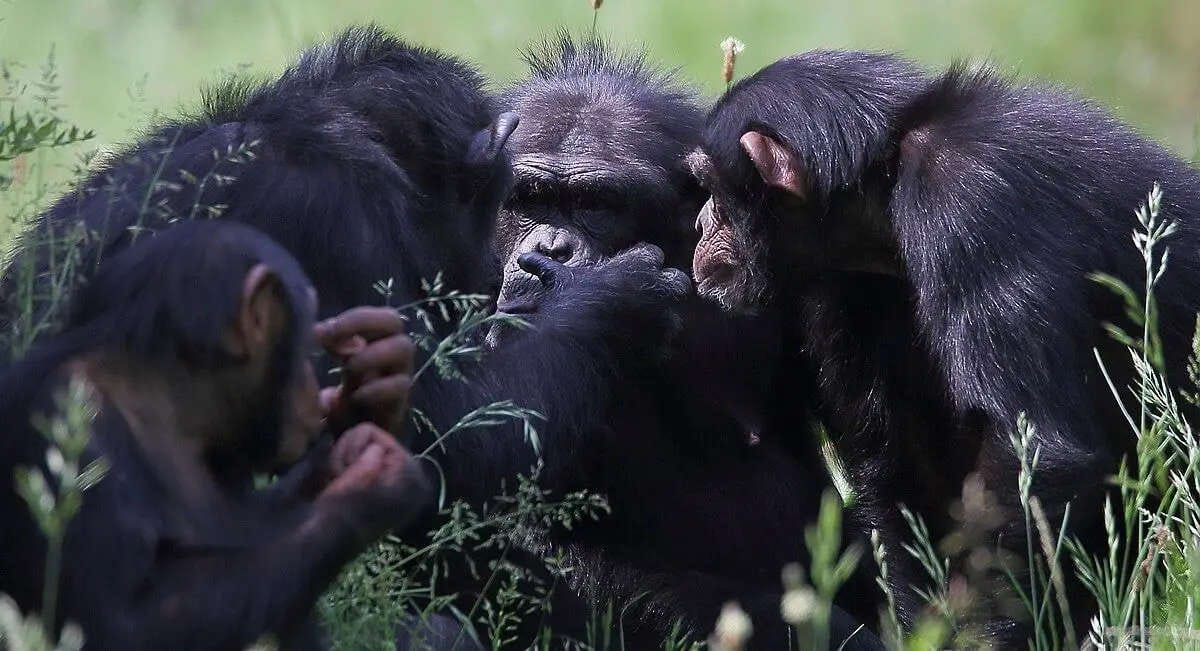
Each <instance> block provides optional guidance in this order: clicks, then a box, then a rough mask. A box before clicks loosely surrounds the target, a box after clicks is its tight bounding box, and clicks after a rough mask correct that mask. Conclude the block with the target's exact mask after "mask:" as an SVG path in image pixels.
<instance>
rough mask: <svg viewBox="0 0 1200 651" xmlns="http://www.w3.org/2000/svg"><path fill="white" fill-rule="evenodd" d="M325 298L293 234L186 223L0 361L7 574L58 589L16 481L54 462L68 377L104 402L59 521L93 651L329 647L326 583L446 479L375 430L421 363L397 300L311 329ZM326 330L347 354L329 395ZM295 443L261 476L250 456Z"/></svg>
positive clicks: (98, 275) (25, 588)
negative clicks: (86, 478) (284, 240)
mask: <svg viewBox="0 0 1200 651" xmlns="http://www.w3.org/2000/svg"><path fill="white" fill-rule="evenodd" d="M314 299H315V295H314V293H313V289H312V286H311V284H310V283H309V281H308V279H307V277H306V276H305V275H304V273H303V271H301V269H300V267H299V265H298V264H297V263H296V261H295V260H294V259H293V258H292V257H291V256H290V255H289V254H288V253H287V252H286V251H284V250H283V249H282V248H280V247H279V246H278V245H277V244H275V243H274V242H272V241H271V240H270V239H268V238H267V237H266V236H264V235H262V234H261V233H259V232H257V231H255V230H254V229H252V228H250V227H248V226H244V225H241V224H236V223H226V222H208V221H196V222H185V223H181V224H179V225H176V226H173V227H170V228H167V229H165V230H162V231H160V232H159V233H157V234H156V235H153V236H149V235H148V236H147V239H146V240H145V241H143V242H140V243H139V244H138V245H137V246H135V247H133V248H131V249H129V250H127V251H124V252H122V253H120V254H118V255H115V256H113V257H112V258H109V259H107V260H105V261H104V262H103V263H102V264H101V265H100V266H99V267H98V268H97V270H96V272H95V274H94V275H93V276H92V277H91V278H90V280H89V282H88V283H87V285H86V286H84V287H83V288H82V289H81V290H80V291H79V292H78V293H77V294H76V296H75V297H74V307H73V309H72V311H71V314H70V316H69V317H68V319H67V321H66V324H65V326H64V328H63V330H62V332H61V333H60V334H58V335H56V336H54V337H51V338H49V339H47V340H45V341H43V342H42V344H41V345H40V346H39V347H37V348H35V349H34V350H33V351H32V352H31V353H30V354H29V355H28V356H26V357H25V358H24V359H23V360H22V361H21V362H19V363H17V364H16V365H15V366H12V367H10V368H8V369H7V370H6V371H5V372H4V374H3V375H2V376H0V422H3V423H4V424H5V428H6V431H5V433H4V437H3V438H2V441H0V444H2V446H3V447H2V448H0V472H2V473H3V476H4V477H8V478H9V479H8V480H7V481H4V482H0V506H2V508H3V513H4V521H5V527H4V532H3V535H0V567H2V568H3V572H0V577H2V578H0V591H3V592H7V593H9V594H11V595H12V596H13V597H14V598H15V599H16V600H17V601H18V603H19V604H20V605H21V606H22V607H23V608H27V609H33V610H41V609H43V608H46V607H47V606H48V604H43V603H41V596H42V594H43V593H42V592H41V588H42V583H43V581H44V580H45V578H46V577H45V575H44V572H43V570H44V568H45V562H46V561H45V557H46V555H47V550H46V544H45V540H44V539H43V538H42V536H41V535H40V533H39V532H38V528H37V526H36V525H35V524H34V521H33V519H32V517H31V516H30V513H29V512H28V511H27V510H26V509H25V506H24V505H23V504H21V503H20V500H19V499H18V498H17V496H16V493H15V491H14V490H13V482H12V480H11V477H12V476H13V471H14V467H15V466H43V467H49V466H51V465H53V464H51V463H50V462H49V461H47V460H48V459H51V458H52V457H51V455H48V454H47V453H46V451H47V445H46V439H45V437H44V436H43V432H40V431H39V430H41V429H45V428H46V427H47V425H46V424H45V423H46V422H47V419H53V418H55V417H56V415H57V414H58V413H59V412H60V411H62V410H64V409H67V408H69V407H68V406H67V405H64V404H63V400H64V399H65V398H64V396H65V395H68V394H67V391H68V387H72V388H74V389H76V390H75V391H73V392H71V393H70V395H72V396H74V399H75V400H82V401H83V402H85V403H87V404H86V406H85V407H84V408H85V409H88V410H91V411H92V415H91V419H90V424H89V425H87V427H89V429H90V433H89V436H90V438H89V442H88V445H87V448H86V450H85V452H84V455H83V459H82V462H83V463H87V462H89V461H91V460H93V459H96V458H98V457H103V458H104V460H105V461H106V462H107V464H108V465H109V470H108V473H107V475H106V476H105V477H103V478H102V479H101V480H100V481H99V483H98V484H96V485H95V486H93V487H91V488H90V489H88V490H87V491H86V492H85V493H84V495H83V501H82V508H81V509H80V511H79V512H78V514H77V515H75V517H74V518H73V519H72V520H71V521H70V523H69V526H68V528H67V530H66V537H65V541H64V547H63V553H62V554H61V557H60V558H61V570H62V573H61V580H60V581H59V584H58V586H59V589H58V591H57V594H58V597H59V610H58V613H59V617H58V618H56V619H58V620H59V621H61V620H62V619H69V620H72V621H75V622H77V623H79V624H80V625H81V627H82V629H83V632H84V635H85V638H86V642H87V643H88V645H89V647H90V648H100V649H135V648H136V649H141V648H200V647H202V648H218V649H226V648H228V649H234V648H238V649H240V648H245V647H246V646H247V645H249V644H252V643H253V642H255V641H256V640H257V639H259V638H261V637H263V636H264V635H273V636H276V638H277V639H278V641H279V642H280V643H281V644H282V646H283V647H284V648H314V647H319V646H322V645H323V641H322V639H321V635H320V632H319V630H318V629H317V628H316V625H315V620H313V619H312V618H311V616H310V615H311V610H312V606H313V604H314V602H315V600H316V598H317V597H318V595H319V594H320V593H321V591H322V590H324V588H325V587H326V586H327V585H328V584H329V583H330V582H331V581H332V580H333V579H334V577H335V576H336V575H337V573H338V571H339V570H340V568H341V567H342V565H343V564H345V563H346V562H348V561H349V560H350V559H352V558H353V557H354V555H355V554H357V553H358V552H359V551H361V550H362V549H363V548H364V547H365V546H366V545H367V544H368V543H370V542H371V541H372V540H374V539H375V538H377V537H378V536H380V535H381V534H383V533H384V532H385V531H386V530H388V529H390V528H399V527H403V526H404V525H405V524H406V523H407V522H409V521H411V520H412V518H413V517H414V516H415V515H416V514H417V513H418V512H419V511H421V510H422V509H424V508H425V507H426V505H427V503H428V502H429V501H431V500H432V497H433V492H432V491H431V490H430V486H429V485H428V482H427V481H426V480H425V478H424V475H423V474H422V473H421V471H420V468H419V467H418V466H417V465H416V463H415V461H414V460H413V459H412V457H410V456H408V454H407V452H405V451H404V449H403V448H402V447H400V445H399V444H398V443H397V442H396V440H395V438H394V437H393V436H392V435H391V434H389V433H388V432H387V431H385V430H384V429H383V427H387V426H391V424H392V423H391V420H390V419H392V418H394V417H396V414H397V412H399V411H401V409H402V404H403V400H404V399H405V398H406V395H405V391H404V390H403V388H402V385H403V381H404V380H406V379H407V378H408V376H409V374H410V373H411V372H412V349H411V344H410V343H409V342H408V340H407V338H406V337H404V336H403V334H401V332H400V330H399V329H398V326H399V325H400V324H397V323H395V316H396V315H395V313H394V312H392V311H390V310H384V309H380V308H366V309H361V310H357V311H352V312H348V313H346V314H344V315H342V316H340V317H338V319H337V320H336V321H335V323H334V324H332V325H329V324H325V325H322V326H319V327H317V328H316V329H315V330H314V327H313V316H314V312H315V308H316V305H315V302H314ZM315 342H321V343H323V344H324V345H327V346H329V347H330V348H332V349H335V351H338V354H340V355H344V356H346V357H347V361H346V366H347V374H348V375H347V376H346V377H345V378H344V383H343V384H342V385H341V386H339V387H337V388H331V389H329V390H327V392H326V394H325V395H324V396H319V395H318V391H317V383H316V378H315V375H314V370H313V367H312V364H311V363H310V361H309V360H308V352H309V350H310V347H311V345H312V344H313V343H315ZM396 386H401V389H400V390H396V389H395V388H394V387H396ZM355 401H361V402H362V403H363V404H364V405H365V406H366V407H368V408H369V409H371V410H373V411H376V412H377V413H380V414H381V415H382V416H383V420H382V421H381V422H380V423H378V424H377V423H373V422H361V423H357V424H354V425H353V426H352V427H349V428H348V431H346V432H345V434H343V435H342V436H341V438H339V439H338V441H337V443H336V444H334V445H332V447H331V445H330V444H329V443H328V439H324V441H325V444H323V445H318V446H316V447H313V448H312V451H311V452H307V453H306V451H307V450H308V449H309V447H310V444H311V443H312V442H313V441H314V439H316V437H317V436H318V434H319V433H320V431H321V429H322V425H323V423H322V419H323V417H330V418H331V419H333V418H334V417H336V414H337V412H338V411H339V410H343V408H344V407H346V406H348V404H349V403H350V402H355ZM321 403H324V405H322V404H321ZM77 406H78V405H77ZM323 407H324V408H323ZM381 425H382V427H381ZM58 458H59V459H61V457H58ZM298 459H302V460H303V461H302V462H301V463H299V464H297V465H295V467H294V469H293V470H292V471H291V474H289V475H288V476H286V477H284V478H283V479H281V480H280V481H279V483H278V484H276V485H275V486H273V487H271V488H269V489H264V490H254V476H253V473H255V472H266V471H272V470H274V469H276V468H278V467H280V466H281V465H286V464H293V463H294V462H296V461H297V460H298ZM59 465H61V464H59ZM81 467H82V466H81ZM49 476H51V477H53V476H54V475H49Z"/></svg>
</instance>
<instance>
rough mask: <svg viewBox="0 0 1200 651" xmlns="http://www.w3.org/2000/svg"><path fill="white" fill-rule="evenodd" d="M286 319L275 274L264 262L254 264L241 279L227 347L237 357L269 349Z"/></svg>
mask: <svg viewBox="0 0 1200 651" xmlns="http://www.w3.org/2000/svg"><path fill="white" fill-rule="evenodd" d="M286 318H287V314H286V310H285V308H284V306H283V304H282V302H281V299H280V296H279V276H278V274H276V273H275V270H274V269H272V268H270V267H269V266H267V265H265V264H262V263H259V264H256V265H254V266H253V267H251V269H250V271H248V272H246V277H245V278H244V279H243V280H242V295H241V300H240V301H239V302H238V311H237V315H236V317H235V318H234V322H233V325H232V327H231V328H230V331H229V334H228V337H227V339H226V346H227V347H228V348H229V349H230V352H231V353H233V354H234V355H236V356H238V357H247V356H251V355H253V354H255V353H256V352H257V351H266V350H270V349H272V346H271V344H272V343H274V339H275V338H276V337H278V336H279V333H280V332H282V329H281V326H282V325H283V320H285V319H286Z"/></svg>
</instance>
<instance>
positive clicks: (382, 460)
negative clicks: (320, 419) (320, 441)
mask: <svg viewBox="0 0 1200 651" xmlns="http://www.w3.org/2000/svg"><path fill="white" fill-rule="evenodd" d="M328 470H329V473H330V475H331V476H332V479H331V480H330V482H329V484H328V485H326V486H325V489H324V490H322V491H321V492H320V494H318V495H317V498H316V505H317V508H319V509H325V510H327V511H329V512H336V513H339V514H340V515H342V516H345V517H346V518H347V519H349V520H350V522H352V523H353V524H354V526H355V527H356V528H357V530H358V531H357V533H358V534H359V535H362V536H365V537H371V536H374V535H377V534H378V533H381V532H383V531H386V530H387V529H389V528H392V527H394V526H400V524H402V523H403V522H405V521H407V520H408V518H409V517H410V516H411V515H412V514H414V513H416V512H417V511H419V510H420V508H421V507H422V506H424V504H425V502H426V501H427V499H428V498H429V497H430V491H429V487H428V485H427V482H426V480H425V477H424V475H423V474H422V473H421V470H420V468H419V467H418V466H417V462H416V460H415V459H413V457H412V455H410V454H409V453H408V451H407V450H405V449H404V447H403V446H402V445H400V443H398V442H397V441H396V439H395V437H393V436H392V435H391V434H389V433H388V432H386V431H384V430H383V429H380V428H379V427H378V426H377V425H375V424H373V423H360V424H358V425H356V426H354V427H352V428H350V429H349V430H348V431H347V432H346V433H345V434H343V435H342V437H341V438H340V439H338V441H337V443H336V444H334V446H333V449H332V450H330V453H329V468H328Z"/></svg>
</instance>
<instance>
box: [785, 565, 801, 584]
mask: <svg viewBox="0 0 1200 651" xmlns="http://www.w3.org/2000/svg"><path fill="white" fill-rule="evenodd" d="M803 585H804V567H803V566H801V565H800V564H799V563H788V564H787V565H784V566H783V587H784V589H786V590H791V589H793V588H799V587H800V586H803Z"/></svg>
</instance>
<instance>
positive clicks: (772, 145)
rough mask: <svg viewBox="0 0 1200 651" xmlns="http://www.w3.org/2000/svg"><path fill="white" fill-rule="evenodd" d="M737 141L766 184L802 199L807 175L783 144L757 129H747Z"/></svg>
mask: <svg viewBox="0 0 1200 651" xmlns="http://www.w3.org/2000/svg"><path fill="white" fill-rule="evenodd" d="M738 142H740V143H741V145H742V151H745V152H746V155H747V156H749V157H750V160H751V161H752V162H753V163H754V167H755V168H757V169H758V174H759V175H760V176H762V179H763V181H765V182H766V184H767V185H769V186H772V187H776V188H779V189H780V190H783V191H785V192H790V193H792V194H794V195H796V196H797V197H800V198H802V199H803V198H804V197H805V196H806V195H807V194H808V177H807V175H806V174H805V173H804V167H803V166H802V165H801V164H800V161H799V160H798V159H797V158H796V155H795V154H793V153H792V152H790V151H788V148H787V147H784V146H783V145H782V144H780V143H779V142H778V141H776V140H775V139H774V138H771V137H770V136H765V135H763V134H761V133H759V132H757V131H747V132H746V133H744V134H742V137H741V139H740V140H739V141H738Z"/></svg>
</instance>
